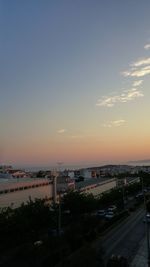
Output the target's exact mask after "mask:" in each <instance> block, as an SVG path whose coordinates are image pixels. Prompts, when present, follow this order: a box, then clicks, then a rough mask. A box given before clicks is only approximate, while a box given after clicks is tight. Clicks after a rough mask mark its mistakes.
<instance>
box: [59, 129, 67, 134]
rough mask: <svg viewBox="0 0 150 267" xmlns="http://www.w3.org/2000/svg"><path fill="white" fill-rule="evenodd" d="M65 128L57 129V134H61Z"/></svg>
mask: <svg viewBox="0 0 150 267" xmlns="http://www.w3.org/2000/svg"><path fill="white" fill-rule="evenodd" d="M66 131H67V130H66V129H59V130H58V131H57V133H59V134H63V133H65V132H66Z"/></svg>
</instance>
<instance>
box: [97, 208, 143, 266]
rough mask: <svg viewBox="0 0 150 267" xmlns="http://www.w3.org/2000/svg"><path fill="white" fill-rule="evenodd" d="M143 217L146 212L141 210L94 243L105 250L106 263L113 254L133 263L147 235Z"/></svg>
mask: <svg viewBox="0 0 150 267" xmlns="http://www.w3.org/2000/svg"><path fill="white" fill-rule="evenodd" d="M143 217H144V210H143V208H140V209H139V210H138V211H136V212H134V213H133V214H131V215H130V216H129V217H128V218H126V219H125V220H124V221H123V222H121V223H120V224H119V225H117V226H116V227H114V228H113V229H111V230H110V231H109V232H107V233H106V234H105V235H104V236H103V237H101V238H100V239H99V240H97V241H96V242H95V243H94V246H96V248H97V249H98V248H100V246H102V247H103V248H104V251H105V255H104V261H105V262H107V260H108V259H109V258H110V256H111V255H112V254H114V255H121V256H124V257H126V258H127V259H128V262H129V263H130V262H131V260H132V259H133V257H134V255H135V254H136V252H137V250H138V248H139V245H140V241H141V240H142V239H143V238H144V236H145V233H146V226H145V224H144V223H143Z"/></svg>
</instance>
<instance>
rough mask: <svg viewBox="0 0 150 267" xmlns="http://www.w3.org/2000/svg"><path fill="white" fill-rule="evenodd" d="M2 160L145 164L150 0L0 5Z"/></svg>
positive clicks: (149, 134)
mask: <svg viewBox="0 0 150 267" xmlns="http://www.w3.org/2000/svg"><path fill="white" fill-rule="evenodd" d="M0 32H1V37H0V44H1V49H0V58H1V64H0V93H1V97H0V163H4V164H12V165H18V166H19V165H20V166H38V165H39V166H54V165H56V164H57V162H63V164H64V165H65V166H69V165H81V166H82V165H83V166H84V165H92V164H103V163H108V164H109V163H123V162H127V161H130V160H140V159H141V160H142V159H149V158H150V1H148V0H142V1H141V0H132V1H131V0H126V1H120V0H111V1H110V0H57V1H51V0H44V1H42V0H40V1H39V0H27V1H25V0H13V1H11V0H0Z"/></svg>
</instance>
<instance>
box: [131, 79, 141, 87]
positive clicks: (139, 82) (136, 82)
mask: <svg viewBox="0 0 150 267" xmlns="http://www.w3.org/2000/svg"><path fill="white" fill-rule="evenodd" d="M142 83H143V80H139V81H134V82H133V87H136V86H140V85H141V84H142Z"/></svg>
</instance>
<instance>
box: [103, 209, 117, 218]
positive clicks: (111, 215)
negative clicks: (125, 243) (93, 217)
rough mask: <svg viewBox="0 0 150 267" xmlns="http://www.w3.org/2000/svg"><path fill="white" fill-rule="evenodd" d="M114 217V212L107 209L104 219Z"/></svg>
mask: <svg viewBox="0 0 150 267" xmlns="http://www.w3.org/2000/svg"><path fill="white" fill-rule="evenodd" d="M114 217H115V213H114V212H113V211H108V212H107V213H106V215H105V218H106V219H112V218H114Z"/></svg>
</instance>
